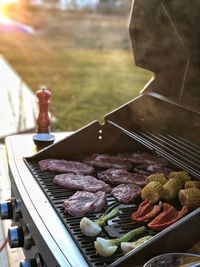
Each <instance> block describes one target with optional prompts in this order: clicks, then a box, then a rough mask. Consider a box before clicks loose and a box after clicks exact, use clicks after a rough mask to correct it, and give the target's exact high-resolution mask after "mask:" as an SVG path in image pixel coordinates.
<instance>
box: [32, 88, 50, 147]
mask: <svg viewBox="0 0 200 267" xmlns="http://www.w3.org/2000/svg"><path fill="white" fill-rule="evenodd" d="M36 96H37V97H38V102H39V115H38V118H37V134H35V135H33V141H34V143H35V144H36V145H37V147H38V148H43V147H46V146H48V145H50V144H52V143H53V142H54V140H55V136H54V135H53V134H50V123H51V121H50V117H49V112H48V106H49V103H50V101H49V99H50V97H51V93H50V92H49V91H48V90H47V89H46V88H45V87H42V89H40V90H38V91H37V93H36Z"/></svg>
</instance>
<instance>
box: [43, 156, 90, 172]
mask: <svg viewBox="0 0 200 267" xmlns="http://www.w3.org/2000/svg"><path fill="white" fill-rule="evenodd" d="M39 167H40V170H41V171H52V172H58V173H75V174H85V175H87V174H92V173H93V172H94V171H95V169H94V168H93V167H92V166H88V165H87V164H85V163H81V162H77V161H68V160H60V159H44V160H41V161H39Z"/></svg>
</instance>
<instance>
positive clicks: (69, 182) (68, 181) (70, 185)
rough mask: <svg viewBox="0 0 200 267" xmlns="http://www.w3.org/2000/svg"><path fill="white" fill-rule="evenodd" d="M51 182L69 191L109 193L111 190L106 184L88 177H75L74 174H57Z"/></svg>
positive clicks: (78, 175)
mask: <svg viewBox="0 0 200 267" xmlns="http://www.w3.org/2000/svg"><path fill="white" fill-rule="evenodd" d="M53 182H54V184H57V185H60V186H62V187H65V188H67V189H71V190H79V191H88V192H97V191H104V192H110V191H111V188H110V186H109V185H108V184H106V183H105V182H103V181H101V180H98V179H96V178H95V177H93V176H89V175H86V176H84V175H82V174H77V175H76V174H74V173H65V174H59V175H56V176H55V177H54V179H53Z"/></svg>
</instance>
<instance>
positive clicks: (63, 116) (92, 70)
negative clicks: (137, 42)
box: [0, 14, 151, 131]
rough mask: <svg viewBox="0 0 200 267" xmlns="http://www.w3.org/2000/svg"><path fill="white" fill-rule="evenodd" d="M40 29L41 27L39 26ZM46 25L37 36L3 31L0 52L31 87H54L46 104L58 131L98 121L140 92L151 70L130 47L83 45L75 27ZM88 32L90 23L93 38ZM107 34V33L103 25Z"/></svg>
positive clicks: (0, 39)
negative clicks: (144, 67) (69, 29)
mask: <svg viewBox="0 0 200 267" xmlns="http://www.w3.org/2000/svg"><path fill="white" fill-rule="evenodd" d="M75 17H76V18H77V14H76V16H75ZM92 19H94V17H92ZM71 20H72V19H71ZM74 23H77V22H74ZM74 23H73V25H74ZM56 25H58V22H57V24H56ZM75 26H76V24H75ZM79 26H80V25H79ZM41 29H42V30H44V29H43V28H42V26H41ZM41 29H39V30H41ZM47 29H48V25H47V24H45V30H46V33H45V34H37V35H35V36H32V35H26V34H23V33H17V34H14V33H10V34H9V35H8V34H5V33H3V34H1V36H0V54H3V55H4V56H5V57H6V59H7V60H8V61H9V63H10V64H11V65H12V66H13V67H14V69H15V70H16V71H17V72H18V73H19V75H20V76H21V77H22V78H23V80H24V81H25V82H26V83H27V84H28V85H29V86H30V87H31V88H32V90H34V91H36V90H38V88H39V86H40V85H46V86H48V88H49V90H50V91H51V92H52V98H51V104H50V110H51V111H52V113H53V114H54V115H55V116H56V117H57V119H58V122H57V126H56V127H57V128H56V130H58V131H60V130H62V131H65V130H75V129H78V128H80V127H82V126H84V125H85V124H87V123H89V122H91V121H93V120H96V119H97V120H100V121H101V120H102V119H103V117H104V115H105V114H106V113H108V112H110V111H111V110H113V109H115V108H117V107H118V106H120V105H122V104H124V103H125V102H127V101H129V100H131V99H132V98H134V97H135V96H136V95H138V93H139V91H140V90H141V89H142V88H143V86H144V85H145V83H146V82H147V81H148V80H149V79H150V77H151V74H150V73H149V72H147V71H145V70H142V69H139V68H137V67H135V65H134V61H133V55H132V52H131V50H130V49H121V48H120V45H119V47H115V49H111V47H112V45H111V44H110V43H109V47H106V44H105V47H103V48H102V47H101V48H99V47H96V44H95V45H92V44H91V43H90V42H88V43H89V45H88V44H87V45H86V44H85V43H86V42H85V41H84V40H83V38H82V37H80V38H79V40H83V42H84V43H81V42H78V41H77V40H75V41H74V39H73V37H74V36H76V35H75V33H74V31H73V34H72V32H71V33H68V35H64V34H63V32H62V34H61V32H58V31H55V29H54V34H52V29H53V26H52V25H51V28H50V30H49V32H48V31H47ZM87 30H88V28H87ZM79 32H81V30H80V29H79ZM88 32H90V34H88ZM98 33H99V31H98ZM110 33H112V31H111V32H110ZM92 34H93V33H92V32H91V31H90V29H89V30H88V31H87V38H88V40H90V38H91V40H92V36H93V35H92ZM102 34H103V33H102ZM105 34H106V36H108V35H109V34H108V32H107V31H106V30H105ZM115 34H116V33H115ZM119 35H120V33H119ZM93 38H94V37H93ZM101 38H102V37H101ZM111 39H112V38H111ZM111 39H110V42H111ZM73 41H74V42H73ZM104 41H105V43H106V40H104ZM101 43H102V40H101ZM113 43H116V38H115V39H114V40H113ZM74 44H75V45H74ZM113 47H114V45H113Z"/></svg>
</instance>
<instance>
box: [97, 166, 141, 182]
mask: <svg viewBox="0 0 200 267" xmlns="http://www.w3.org/2000/svg"><path fill="white" fill-rule="evenodd" d="M98 177H99V179H101V180H103V181H104V182H106V183H109V184H114V185H115V184H136V185H138V186H144V185H146V176H145V175H142V174H137V173H130V172H127V171H126V170H123V169H113V168H112V169H108V170H106V171H103V172H101V173H99V174H98Z"/></svg>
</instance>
